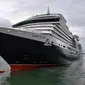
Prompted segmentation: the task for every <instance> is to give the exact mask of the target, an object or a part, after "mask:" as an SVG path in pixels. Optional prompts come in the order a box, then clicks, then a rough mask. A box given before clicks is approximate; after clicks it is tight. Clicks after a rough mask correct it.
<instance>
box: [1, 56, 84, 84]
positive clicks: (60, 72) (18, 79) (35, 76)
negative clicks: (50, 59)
mask: <svg viewBox="0 0 85 85" xmlns="http://www.w3.org/2000/svg"><path fill="white" fill-rule="evenodd" d="M1 77H2V78H1ZM10 84H12V85H84V84H85V58H84V59H81V60H78V61H76V62H73V63H72V64H71V65H69V66H62V67H55V68H54V67H53V68H42V69H36V70H32V71H23V72H18V71H17V72H12V73H11V79H10V73H8V74H7V73H5V74H3V76H0V85H10Z"/></svg>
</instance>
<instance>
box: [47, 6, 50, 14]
mask: <svg viewBox="0 0 85 85" xmlns="http://www.w3.org/2000/svg"><path fill="white" fill-rule="evenodd" d="M47 14H48V15H49V14H50V10H49V7H48V10H47Z"/></svg>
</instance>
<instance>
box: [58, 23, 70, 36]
mask: <svg viewBox="0 0 85 85" xmlns="http://www.w3.org/2000/svg"><path fill="white" fill-rule="evenodd" d="M57 26H58V27H59V28H63V29H62V30H63V31H64V32H65V33H66V34H67V35H68V34H69V35H70V34H71V33H70V32H69V30H66V28H64V27H63V26H62V25H60V24H58V23H57Z"/></svg>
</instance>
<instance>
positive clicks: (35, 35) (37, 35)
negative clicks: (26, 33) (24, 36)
mask: <svg viewBox="0 0 85 85" xmlns="http://www.w3.org/2000/svg"><path fill="white" fill-rule="evenodd" d="M32 36H33V37H40V38H45V37H44V36H39V35H35V34H32Z"/></svg>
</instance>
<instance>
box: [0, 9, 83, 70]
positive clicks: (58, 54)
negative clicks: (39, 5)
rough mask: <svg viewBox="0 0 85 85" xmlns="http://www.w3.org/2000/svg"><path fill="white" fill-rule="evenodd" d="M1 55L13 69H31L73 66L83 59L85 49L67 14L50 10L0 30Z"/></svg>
mask: <svg viewBox="0 0 85 85" xmlns="http://www.w3.org/2000/svg"><path fill="white" fill-rule="evenodd" d="M0 55H1V56H2V57H3V58H4V59H5V60H6V61H7V63H9V64H10V66H11V68H12V69H16V70H17V69H28V68H33V67H34V68H36V67H42V66H53V65H63V64H71V63H72V62H73V61H75V60H78V59H80V58H81V57H82V47H81V44H80V43H79V36H77V35H73V34H72V33H71V32H70V31H69V28H68V27H67V25H66V20H65V18H64V17H63V15H62V14H59V13H57V14H52V13H50V12H49V11H48V12H47V13H46V14H40V15H36V16H32V17H30V18H28V19H27V20H24V21H21V22H19V23H16V24H14V25H13V26H12V28H4V27H0Z"/></svg>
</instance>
